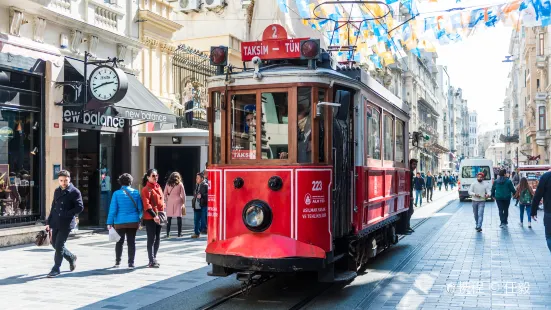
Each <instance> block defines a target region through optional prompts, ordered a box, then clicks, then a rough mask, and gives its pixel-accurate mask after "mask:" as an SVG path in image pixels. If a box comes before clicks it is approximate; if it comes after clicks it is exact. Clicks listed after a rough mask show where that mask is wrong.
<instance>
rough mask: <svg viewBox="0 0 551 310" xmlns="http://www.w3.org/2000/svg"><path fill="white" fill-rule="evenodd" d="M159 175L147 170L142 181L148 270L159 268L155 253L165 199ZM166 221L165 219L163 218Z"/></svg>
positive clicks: (153, 170)
mask: <svg viewBox="0 0 551 310" xmlns="http://www.w3.org/2000/svg"><path fill="white" fill-rule="evenodd" d="M158 180H159V173H158V172H157V170H156V169H149V170H147V173H146V174H145V175H144V176H143V179H142V186H143V188H142V204H143V209H144V214H143V222H144V224H145V230H146V231H147V256H148V258H149V265H148V267H149V268H159V267H160V264H159V262H158V261H157V252H158V251H159V246H160V244H161V228H162V225H163V222H162V221H161V220H162V219H161V218H162V217H165V216H164V211H165V199H164V195H163V190H162V189H161V185H159V183H158ZM165 219H166V218H165Z"/></svg>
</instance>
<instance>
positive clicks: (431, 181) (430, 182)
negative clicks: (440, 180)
mask: <svg viewBox="0 0 551 310" xmlns="http://www.w3.org/2000/svg"><path fill="white" fill-rule="evenodd" d="M425 184H426V185H427V187H434V177H433V176H432V175H431V176H430V177H429V176H427V178H426V181H425Z"/></svg>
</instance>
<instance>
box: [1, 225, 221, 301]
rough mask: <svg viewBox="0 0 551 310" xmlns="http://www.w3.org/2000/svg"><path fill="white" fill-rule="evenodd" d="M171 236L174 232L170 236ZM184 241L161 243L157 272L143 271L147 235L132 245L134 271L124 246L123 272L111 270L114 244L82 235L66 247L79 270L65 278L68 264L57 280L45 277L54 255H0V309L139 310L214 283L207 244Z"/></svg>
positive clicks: (45, 251) (21, 251)
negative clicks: (127, 265) (210, 270)
mask: <svg viewBox="0 0 551 310" xmlns="http://www.w3.org/2000/svg"><path fill="white" fill-rule="evenodd" d="M171 233H172V234H173V236H174V235H175V234H176V232H175V231H172V232H171ZM183 233H184V236H183V237H182V238H176V237H172V238H170V239H166V238H164V230H163V233H162V236H163V239H162V240H161V247H160V249H159V254H158V259H159V263H160V264H161V268H159V269H150V268H147V267H146V265H147V251H146V236H145V231H140V232H139V234H138V237H137V240H136V243H137V244H136V248H137V250H136V252H137V253H136V267H137V268H136V269H135V270H129V269H127V268H126V264H125V263H126V260H127V255H126V249H127V248H126V245H125V249H124V252H123V257H122V263H123V264H122V266H123V267H122V268H119V269H115V268H112V266H113V265H114V263H115V251H114V248H115V244H114V243H111V242H108V236H107V234H106V233H105V234H94V235H86V236H82V237H80V238H74V239H71V240H69V241H68V242H67V247H68V248H69V249H70V250H71V251H72V252H73V253H75V254H76V255H77V256H78V262H77V269H76V270H75V271H74V272H69V265H68V263H67V262H66V261H64V262H63V265H62V267H61V271H62V274H61V275H60V276H59V277H58V278H54V279H48V278H46V274H47V273H48V272H49V271H50V269H51V267H52V264H53V254H54V250H53V249H52V248H50V247H36V246H35V245H24V246H15V247H9V248H3V249H0V257H2V264H0V288H1V289H0V300H1V301H2V303H1V304H2V306H0V308H1V309H52V308H55V309H77V308H85V309H100V308H104V309H138V308H140V307H143V306H145V305H148V304H152V303H154V302H157V301H159V300H161V299H163V298H166V297H168V296H171V295H173V294H176V293H179V292H182V291H185V290H187V289H190V288H192V287H195V286H197V285H200V284H203V283H205V282H208V281H212V280H213V279H215V278H213V277H208V276H207V275H206V273H207V268H202V267H205V266H206V265H207V264H206V262H205V253H204V251H205V246H206V238H205V237H201V238H199V239H190V236H191V234H193V230H192V229H191V228H189V227H186V229H185V230H184V232H183Z"/></svg>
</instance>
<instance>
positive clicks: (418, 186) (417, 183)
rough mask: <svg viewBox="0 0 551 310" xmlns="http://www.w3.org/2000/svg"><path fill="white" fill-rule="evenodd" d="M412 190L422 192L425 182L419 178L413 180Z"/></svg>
mask: <svg viewBox="0 0 551 310" xmlns="http://www.w3.org/2000/svg"><path fill="white" fill-rule="evenodd" d="M413 188H415V190H417V191H420V190H422V189H423V188H425V180H424V179H423V178H421V177H419V178H418V177H415V178H413Z"/></svg>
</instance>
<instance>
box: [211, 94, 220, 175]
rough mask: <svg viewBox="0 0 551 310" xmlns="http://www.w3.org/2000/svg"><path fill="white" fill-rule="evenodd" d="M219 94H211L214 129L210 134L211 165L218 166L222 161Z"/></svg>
mask: <svg viewBox="0 0 551 310" xmlns="http://www.w3.org/2000/svg"><path fill="white" fill-rule="evenodd" d="M221 99H222V98H221V94H220V93H219V92H214V93H213V94H212V101H211V102H212V104H213V112H214V115H213V116H214V119H213V123H214V129H213V132H212V135H213V141H212V152H213V153H212V164H219V163H220V161H221V159H222V108H221V106H222V104H221Z"/></svg>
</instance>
